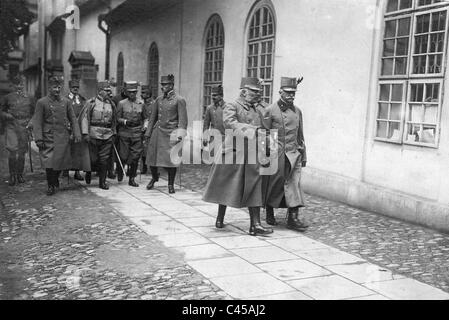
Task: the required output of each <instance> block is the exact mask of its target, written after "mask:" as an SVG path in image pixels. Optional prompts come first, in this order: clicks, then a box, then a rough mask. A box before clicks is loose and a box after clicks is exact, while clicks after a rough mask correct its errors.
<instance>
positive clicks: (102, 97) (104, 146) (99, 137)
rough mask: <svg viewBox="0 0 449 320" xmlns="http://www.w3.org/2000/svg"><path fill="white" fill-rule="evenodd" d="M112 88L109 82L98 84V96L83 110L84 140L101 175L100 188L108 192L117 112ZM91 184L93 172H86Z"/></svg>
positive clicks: (92, 162) (91, 159) (93, 163)
mask: <svg viewBox="0 0 449 320" xmlns="http://www.w3.org/2000/svg"><path fill="white" fill-rule="evenodd" d="M110 89H111V87H110V85H109V82H108V81H101V82H98V84H97V90H98V94H97V96H96V97H95V98H93V99H90V100H89V101H88V102H87V103H86V106H85V107H84V109H83V112H82V114H83V118H82V122H81V132H82V134H83V140H85V141H86V142H88V144H89V155H90V163H91V165H92V167H93V168H95V169H96V170H97V171H98V173H99V178H100V183H99V186H100V188H101V189H103V190H108V189H109V186H108V185H107V183H106V174H107V166H108V161H109V159H110V158H111V156H112V153H111V150H112V146H113V143H114V137H115V135H116V133H117V132H116V125H117V118H116V110H115V105H114V103H113V102H112V101H111V99H110V95H109V91H110ZM90 182H91V172H90V171H89V172H86V183H87V184H90Z"/></svg>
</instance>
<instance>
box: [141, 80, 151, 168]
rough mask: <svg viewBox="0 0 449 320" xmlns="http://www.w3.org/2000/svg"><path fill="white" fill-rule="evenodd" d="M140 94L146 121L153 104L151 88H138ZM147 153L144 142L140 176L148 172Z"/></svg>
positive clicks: (146, 146)
mask: <svg viewBox="0 0 449 320" xmlns="http://www.w3.org/2000/svg"><path fill="white" fill-rule="evenodd" d="M140 92H141V98H142V100H143V103H144V110H145V118H147V119H148V120H149V119H150V117H151V109H152V107H153V106H152V105H153V103H154V99H153V95H152V93H151V87H150V86H149V85H142V86H141V87H140ZM147 152H148V141H144V145H143V153H142V174H146V173H147V172H148V166H147V163H146V161H147Z"/></svg>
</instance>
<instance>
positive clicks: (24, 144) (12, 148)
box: [0, 76, 34, 186]
mask: <svg viewBox="0 0 449 320" xmlns="http://www.w3.org/2000/svg"><path fill="white" fill-rule="evenodd" d="M12 83H13V86H14V92H12V93H10V94H7V95H6V96H4V97H2V99H1V100H0V121H1V122H2V124H1V126H3V127H4V128H5V137H6V150H8V153H9V156H8V166H9V185H10V186H14V185H15V184H16V183H24V182H25V180H24V178H23V171H24V167H25V154H26V153H27V151H28V152H29V150H28V141H29V136H28V131H27V129H26V128H27V125H28V123H29V122H30V119H31V118H32V116H33V112H34V101H33V99H32V98H31V97H29V96H28V95H26V94H25V93H24V92H23V87H24V78H23V77H22V76H17V77H15V78H14V79H13V80H12Z"/></svg>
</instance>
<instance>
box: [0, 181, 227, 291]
mask: <svg viewBox="0 0 449 320" xmlns="http://www.w3.org/2000/svg"><path fill="white" fill-rule="evenodd" d="M27 180H28V182H27V183H26V184H24V185H22V186H20V187H17V186H16V187H13V188H10V187H7V186H6V184H5V183H3V182H2V183H1V185H0V204H1V205H0V226H1V227H0V228H1V229H0V231H1V232H0V299H152V300H162V299H177V300H186V299H226V298H227V297H228V296H227V295H226V294H225V293H224V292H223V291H221V290H220V289H219V288H218V287H216V286H215V285H213V284H212V283H210V282H209V281H208V280H207V279H206V278H204V277H203V276H202V275H200V274H199V273H198V272H196V271H195V270H193V269H192V268H191V267H190V266H188V265H187V264H186V263H184V262H183V257H182V254H180V253H179V252H176V251H174V250H172V249H168V248H166V247H165V246H163V244H162V243H161V242H159V241H158V240H156V239H155V238H154V237H150V236H148V235H147V234H145V233H143V232H142V231H140V229H138V227H136V226H135V225H134V224H132V223H130V222H129V221H128V220H127V219H124V218H123V217H122V216H121V215H120V214H119V213H117V212H116V211H114V210H113V209H111V206H110V205H109V204H108V203H106V202H105V201H104V200H102V199H101V198H99V197H97V196H95V195H93V194H92V193H91V192H90V191H88V190H87V189H85V188H82V187H79V186H75V185H73V184H72V185H71V186H69V185H67V180H66V179H65V180H63V181H64V183H63V186H62V189H63V190H65V191H64V192H60V193H58V194H57V195H56V196H54V197H51V198H49V197H47V196H46V195H44V191H45V189H46V183H45V181H44V175H43V174H34V175H27Z"/></svg>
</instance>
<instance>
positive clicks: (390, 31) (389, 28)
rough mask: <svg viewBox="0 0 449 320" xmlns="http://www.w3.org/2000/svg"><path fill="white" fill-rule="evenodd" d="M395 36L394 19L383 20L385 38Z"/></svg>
mask: <svg viewBox="0 0 449 320" xmlns="http://www.w3.org/2000/svg"><path fill="white" fill-rule="evenodd" d="M395 36H396V20H390V21H387V22H385V38H393V37H395Z"/></svg>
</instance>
